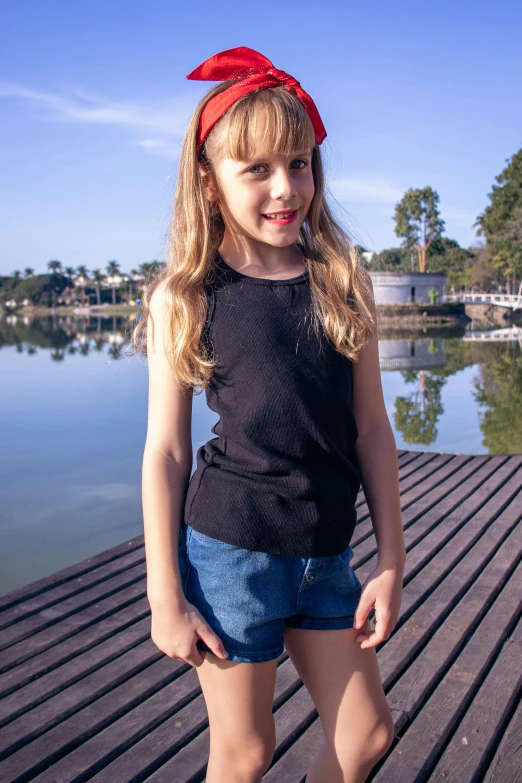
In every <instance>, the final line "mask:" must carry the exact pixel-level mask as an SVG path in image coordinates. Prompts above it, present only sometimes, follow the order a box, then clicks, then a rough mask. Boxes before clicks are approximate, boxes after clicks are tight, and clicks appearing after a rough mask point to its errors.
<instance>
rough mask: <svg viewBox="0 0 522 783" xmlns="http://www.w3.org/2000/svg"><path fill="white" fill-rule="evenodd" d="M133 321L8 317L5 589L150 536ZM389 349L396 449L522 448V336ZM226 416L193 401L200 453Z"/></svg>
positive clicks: (0, 472)
mask: <svg viewBox="0 0 522 783" xmlns="http://www.w3.org/2000/svg"><path fill="white" fill-rule="evenodd" d="M125 327H126V323H125V322H124V320H123V319H115V318H104V319H101V318H91V319H81V320H75V319H59V320H58V319H55V320H54V322H53V320H52V319H51V318H49V319H41V320H38V321H29V320H27V319H25V320H23V319H20V318H18V319H13V318H11V319H5V318H4V319H2V320H0V348H1V350H0V375H1V378H2V383H1V384H0V400H1V407H0V410H1V414H0V415H1V433H2V442H3V449H2V458H1V461H0V487H1V501H2V502H1V515H0V553H1V554H0V593H5V592H7V591H9V590H12V589H14V588H16V587H19V586H21V585H24V584H26V583H28V582H32V581H34V580H35V579H38V578H40V577H41V576H45V575H47V574H50V573H53V572H54V571H57V570H59V569H61V568H64V567H66V566H68V565H71V564H73V563H76V562H78V561H79V560H83V559H84V558H86V557H89V556H90V555H92V554H95V553H97V552H101V551H103V550H104V549H108V548H109V547H111V546H114V545H116V544H120V543H122V542H123V541H126V540H128V539H130V538H132V537H133V536H136V535H138V534H141V533H142V532H143V524H142V510H141V460H142V456H143V447H144V444H145V435H146V424H147V421H146V410H147V367H146V364H145V359H144V358H143V356H139V357H131V358H129V357H127V356H125V355H122V350H123V351H125V350H127V352H129V346H128V343H127V342H126V338H125ZM381 337H382V339H381V340H380V343H379V354H380V362H381V374H382V384H383V389H384V397H385V401H386V408H387V411H388V416H389V418H390V422H391V424H392V427H393V430H394V433H395V439H396V443H397V447H398V448H399V449H415V450H429V451H441V452H451V453H461V454H498V453H504V454H513V453H520V452H522V422H521V419H522V417H521V416H520V411H521V410H522V405H521V402H522V357H521V354H522V351H521V346H522V330H521V329H520V328H519V329H518V330H517V329H516V327H513V328H512V329H511V330H509V329H505V330H497V331H493V332H489V333H477V332H475V333H474V332H470V331H466V330H464V328H462V329H457V330H450V331H448V330H444V331H443V330H441V329H439V330H429V331H427V332H416V333H413V332H412V333H402V334H401V335H400V336H399V335H397V334H389V333H387V332H384V331H383V332H382V334H381ZM216 420H217V416H216V414H215V413H214V412H213V411H211V410H209V409H208V408H207V406H206V402H205V397H204V395H203V394H201V395H196V396H195V397H194V406H193V425H192V426H193V429H192V434H193V448H194V467H195V455H196V450H197V448H198V447H199V446H200V445H201V444H202V443H204V442H205V441H206V440H208V439H209V438H211V437H214V436H213V433H212V432H211V427H212V426H213V425H214V423H215V422H216Z"/></svg>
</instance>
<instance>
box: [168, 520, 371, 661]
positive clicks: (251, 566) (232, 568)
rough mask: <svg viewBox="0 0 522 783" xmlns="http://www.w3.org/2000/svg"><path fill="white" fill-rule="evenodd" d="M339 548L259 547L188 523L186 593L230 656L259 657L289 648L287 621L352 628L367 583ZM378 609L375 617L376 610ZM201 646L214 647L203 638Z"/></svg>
mask: <svg viewBox="0 0 522 783" xmlns="http://www.w3.org/2000/svg"><path fill="white" fill-rule="evenodd" d="M352 557H353V550H352V549H351V547H350V546H347V547H346V549H345V550H344V552H341V554H340V555H333V556H330V557H298V556H294V555H273V554H268V553H266V552H257V551H252V550H249V549H242V548H241V547H237V546H233V545H232V544H228V543H225V542H224V541H220V540H219V539H217V538H211V537H210V536H207V535H204V534H203V533H200V532H199V531H198V530H195V529H194V528H193V527H192V526H190V525H182V526H181V530H180V535H179V543H178V560H179V570H180V577H181V584H182V588H183V593H184V595H185V597H186V599H187V600H188V602H189V603H191V604H193V605H194V606H195V607H196V608H197V609H198V610H199V612H200V613H201V615H202V616H203V618H204V620H205V621H206V622H207V623H208V625H209V626H210V627H211V628H212V630H213V631H214V633H216V634H217V635H218V636H219V638H220V639H221V641H222V642H223V645H224V647H225V650H226V651H227V653H228V657H227V659H226V660H229V661H243V662H246V663H255V662H260V661H269V660H272V659H273V658H278V657H279V656H280V655H281V654H282V653H283V652H284V629H285V626H286V627H290V628H310V629H316V630H329V629H338V628H352V627H353V615H354V612H355V610H356V609H357V605H358V603H359V599H360V597H361V591H362V585H361V582H360V581H359V579H358V578H357V576H356V575H355V571H354V570H353V568H352V567H351V565H350V560H351V559H352ZM373 612H374V610H373V609H372V610H371V612H370V614H369V617H371V616H373ZM197 647H198V649H199V650H207V651H208V652H212V650H211V649H210V648H209V647H208V646H207V645H206V644H205V642H203V640H202V639H198V641H197Z"/></svg>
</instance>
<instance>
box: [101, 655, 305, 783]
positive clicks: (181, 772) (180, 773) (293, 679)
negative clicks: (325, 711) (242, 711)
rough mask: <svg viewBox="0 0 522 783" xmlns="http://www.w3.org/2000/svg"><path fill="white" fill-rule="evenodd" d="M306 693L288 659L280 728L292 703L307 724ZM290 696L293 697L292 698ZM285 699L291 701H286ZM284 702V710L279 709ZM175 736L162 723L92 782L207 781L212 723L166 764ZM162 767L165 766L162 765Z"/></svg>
mask: <svg viewBox="0 0 522 783" xmlns="http://www.w3.org/2000/svg"><path fill="white" fill-rule="evenodd" d="M302 693H303V686H302V685H301V683H300V680H299V677H298V676H297V673H296V671H295V668H294V666H293V664H292V662H291V661H290V660H289V659H287V660H286V662H285V663H283V664H281V665H280V666H278V671H277V676H276V684H275V692H274V706H273V709H274V710H275V711H276V717H275V720H276V726H277V724H278V716H279V713H280V712H281V710H282V709H286V710H288V705H289V703H291V704H294V705H295V708H294V713H295V714H294V716H293V717H294V718H295V719H297V721H300V722H302V721H303V716H302V710H301V707H303V706H304V704H305V702H304V701H303V699H302ZM290 694H293V695H291V698H290V699H288V698H287V697H288V696H289V695H290ZM285 699H287V700H286V701H284V700H285ZM283 702H284V704H283V707H281V708H280V709H278V708H279V707H280V705H281V704H282V703H283ZM171 733H172V729H171V727H170V726H169V725H168V723H166V724H162V725H161V726H159V727H158V728H157V729H155V730H154V731H152V732H151V733H150V734H148V735H147V736H146V737H144V738H143V739H142V740H141V742H139V743H137V744H135V745H133V746H132V747H131V748H129V749H128V751H127V752H126V753H125V754H123V755H122V756H119V757H118V758H117V759H115V760H114V761H113V762H112V763H111V765H110V766H108V767H106V768H105V769H103V770H101V771H100V772H99V773H98V775H96V776H95V777H93V778H90V781H91V783H104V782H105V781H107V780H110V781H111V783H127V781H129V780H131V779H133V778H134V779H135V778H138V779H140V780H145V779H149V780H150V777H148V776H150V775H151V773H152V779H153V780H156V783H157V780H158V779H160V780H161V779H163V780H168V781H170V782H172V781H173V780H175V781H176V783H182V781H187V782H188V781H191V780H194V779H199V780H201V779H203V776H204V775H205V770H206V765H207V761H208V754H209V750H210V743H209V732H208V724H207V726H206V728H205V730H204V731H202V732H201V733H200V734H198V735H197V736H196V737H195V738H194V739H192V740H191V741H190V742H188V744H186V745H185V746H184V747H183V748H181V749H179V750H178V752H177V753H176V755H175V756H174V758H170V759H169V761H167V762H166V763H163V761H164V757H165V756H167V755H171V754H172V750H173V747H172V742H171V741H170V736H171ZM291 740H292V736H288V737H287V743H288V742H291ZM160 764H161V766H159V765H160ZM158 767H159V768H158ZM169 775H170V777H169Z"/></svg>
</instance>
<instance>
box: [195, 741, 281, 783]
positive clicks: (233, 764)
mask: <svg viewBox="0 0 522 783" xmlns="http://www.w3.org/2000/svg"><path fill="white" fill-rule="evenodd" d="M275 746H276V740H275V736H270V737H268V736H267V737H261V736H259V737H256V738H253V739H251V740H248V741H247V742H245V741H242V742H241V743H240V744H234V745H232V746H231V745H230V743H226V744H222V745H220V747H219V749H218V750H217V752H216V753H215V754H213V753H212V748H211V754H210V755H211V758H212V757H213V758H212V761H213V765H212V766H213V767H214V766H218V767H219V768H221V769H222V770H223V771H226V772H227V773H228V777H226V776H224V777H223V780H230V781H234V783H236V781H237V783H240V781H243V780H244V781H247V783H251V781H252V780H257V779H259V780H260V779H261V777H262V776H263V775H264V773H265V772H266V771H267V769H268V767H269V766H270V764H271V763H272V759H273V757H274V752H275ZM209 766H210V762H209ZM218 779H221V778H218Z"/></svg>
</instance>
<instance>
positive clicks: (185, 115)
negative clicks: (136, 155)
mask: <svg viewBox="0 0 522 783" xmlns="http://www.w3.org/2000/svg"><path fill="white" fill-rule="evenodd" d="M0 98H18V99H20V100H23V101H26V102H28V103H30V104H32V105H33V106H36V107H40V108H43V109H44V111H45V112H46V114H45V115H44V116H49V117H50V118H51V119H52V120H54V121H55V122H80V123H86V124H93V125H112V126H118V127H121V128H125V129H126V130H127V131H129V132H131V133H133V134H134V135H138V136H139V135H140V134H141V133H143V132H144V131H146V132H147V134H151V135H150V137H149V138H138V141H137V143H138V144H139V146H141V147H143V148H144V149H146V150H148V151H151V152H153V153H155V154H160V155H165V156H167V157H172V156H173V155H174V154H177V152H178V148H177V146H176V144H175V143H174V142H175V141H176V140H178V141H179V140H180V139H181V138H182V136H183V135H184V133H185V129H186V126H187V123H188V121H189V119H190V114H191V112H192V110H193V103H194V99H193V98H192V97H190V96H183V97H181V98H169V99H166V100H163V101H151V102H146V101H141V102H140V101H116V100H111V99H108V98H105V97H103V96H100V95H96V94H94V93H89V92H87V91H85V90H81V89H73V90H71V91H70V95H69V96H63V95H58V94H55V93H51V92H43V91H38V90H31V89H28V88H27V87H24V86H22V85H19V84H12V83H8V82H0Z"/></svg>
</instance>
